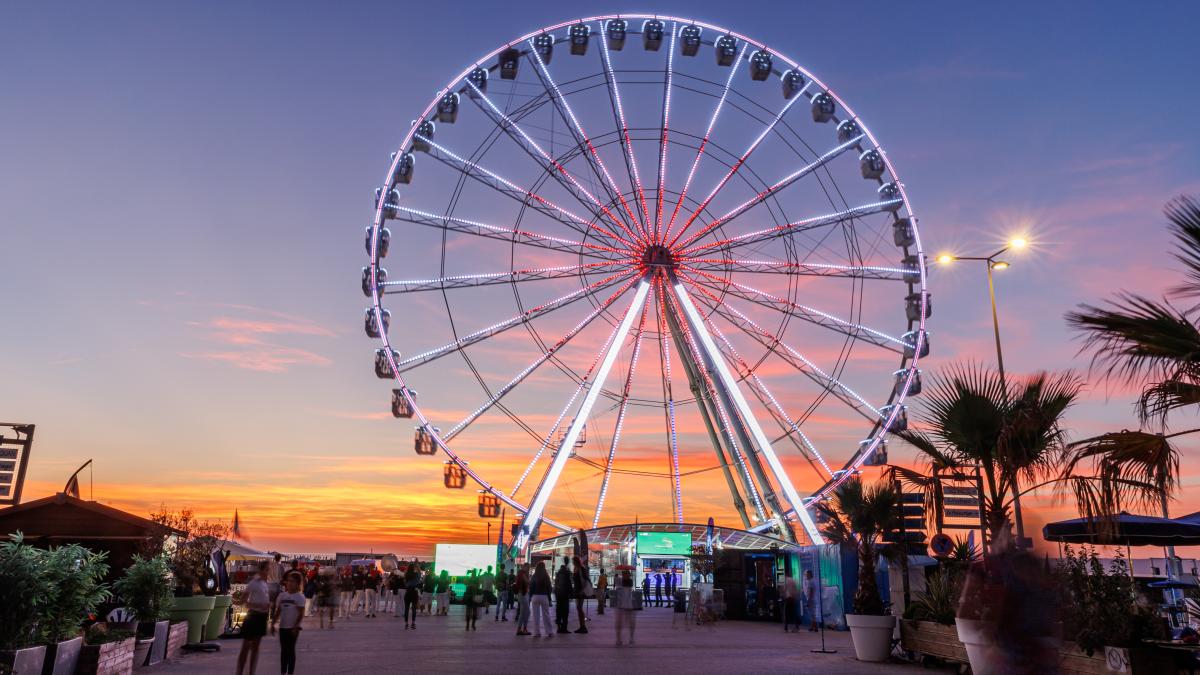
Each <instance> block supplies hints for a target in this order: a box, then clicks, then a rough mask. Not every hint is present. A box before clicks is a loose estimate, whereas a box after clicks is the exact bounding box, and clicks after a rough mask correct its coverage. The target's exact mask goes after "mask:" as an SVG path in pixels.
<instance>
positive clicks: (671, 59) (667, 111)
mask: <svg viewBox="0 0 1200 675" xmlns="http://www.w3.org/2000/svg"><path fill="white" fill-rule="evenodd" d="M678 34H679V32H678V30H677V24H675V23H674V22H672V23H671V45H670V48H669V49H668V50H667V72H666V75H665V76H664V77H663V104H662V133H661V134H660V135H659V143H658V198H657V201H656V202H655V207H654V241H655V242H657V243H662V221H663V181H664V179H665V178H666V175H667V141H668V140H669V136H670V129H671V87H672V86H673V85H674V82H673V80H674V79H675V38H676V36H677V35H678Z"/></svg>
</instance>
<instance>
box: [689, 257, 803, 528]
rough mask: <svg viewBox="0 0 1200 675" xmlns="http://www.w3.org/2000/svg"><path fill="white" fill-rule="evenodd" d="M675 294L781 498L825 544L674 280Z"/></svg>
mask: <svg viewBox="0 0 1200 675" xmlns="http://www.w3.org/2000/svg"><path fill="white" fill-rule="evenodd" d="M674 291H675V296H676V297H677V298H678V299H679V304H680V305H681V306H682V307H683V310H684V315H685V316H686V317H687V320H688V327H689V328H690V329H691V331H692V332H693V333H695V334H696V335H697V337H698V338H699V340H700V343H701V345H702V346H703V347H704V351H705V353H706V354H707V355H708V359H707V361H708V363H710V364H711V365H712V367H713V369H715V370H716V371H717V373H716V374H717V376H718V378H716V379H718V380H719V382H720V385H721V386H722V387H723V388H724V389H725V391H726V392H727V395H728V396H729V397H731V398H732V399H733V402H734V405H735V407H736V408H737V410H738V413H739V414H740V416H741V418H742V420H743V422H744V423H745V424H746V425H747V426H748V427H749V429H750V432H751V434H752V435H753V437H754V440H755V443H756V444H757V445H758V450H759V452H760V453H762V455H763V456H764V457H766V459H767V464H768V465H769V466H770V468H771V473H772V474H773V477H774V478H775V482H776V483H777V484H778V485H779V486H780V488H781V489H782V490H783V494H784V497H785V498H786V499H787V501H788V502H789V503H791V505H792V508H793V509H794V510H795V512H796V515H798V516H799V517H800V518H799V520H800V523H801V525H802V526H803V527H804V531H805V532H806V533H807V534H808V537H809V539H810V540H811V541H812V543H814V544H822V543H824V541H825V540H824V539H823V538H822V537H821V532H820V530H819V529H818V528H817V524H816V523H815V522H814V521H813V519H812V515H811V514H809V513H808V510H807V509H806V508H804V505H805V503H804V501H803V500H802V499H801V498H800V495H799V493H798V492H796V487H795V485H793V484H792V479H791V478H790V477H789V476H788V474H787V471H785V470H784V468H783V464H781V463H780V461H779V457H778V456H777V455H776V454H775V450H774V449H773V448H772V447H771V442H770V440H769V439H768V438H767V435H766V434H765V433H764V432H763V430H762V427H761V426H759V424H758V420H757V419H756V418H755V417H754V413H753V412H752V411H751V410H750V405H749V404H748V403H747V402H746V398H745V396H743V395H742V392H741V389H739V388H738V386H737V382H736V381H735V380H734V379H733V375H732V374H731V373H730V372H729V368H728V366H726V365H725V360H724V359H723V358H722V356H721V354H720V352H719V350H718V349H717V346H716V344H715V343H713V340H712V336H711V335H709V334H708V331H707V330H706V329H705V328H704V322H703V320H702V319H701V317H700V312H698V311H697V310H696V306H695V305H694V304H692V299H691V296H690V295H689V294H688V292H687V289H685V288H684V286H683V283H682V282H678V281H677V282H676V283H675V287H674ZM776 510H777V512H778V511H780V510H781V509H778V508H777V509H776ZM777 517H779V518H781V519H783V518H785V516H783V515H782V514H780V515H778V516H777ZM781 525H782V523H781Z"/></svg>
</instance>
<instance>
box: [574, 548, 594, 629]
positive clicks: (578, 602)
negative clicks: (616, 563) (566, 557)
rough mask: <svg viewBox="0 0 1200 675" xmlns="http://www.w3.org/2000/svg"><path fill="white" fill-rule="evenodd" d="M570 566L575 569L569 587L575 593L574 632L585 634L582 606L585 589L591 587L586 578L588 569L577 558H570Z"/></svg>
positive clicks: (585, 595)
mask: <svg viewBox="0 0 1200 675" xmlns="http://www.w3.org/2000/svg"><path fill="white" fill-rule="evenodd" d="M571 564H572V565H573V566H574V568H575V569H574V571H573V572H572V573H571V586H572V589H573V591H574V593H575V616H576V617H577V618H578V619H579V628H576V629H575V632H576V633H586V632H588V629H587V617H586V616H584V612H583V604H584V603H585V602H586V601H587V588H588V587H589V586H591V585H592V580H591V579H590V578H588V576H589V572H588V569H587V567H585V566H584V564H583V561H582V560H580V559H579V556H575V557H574V558H572V559H571Z"/></svg>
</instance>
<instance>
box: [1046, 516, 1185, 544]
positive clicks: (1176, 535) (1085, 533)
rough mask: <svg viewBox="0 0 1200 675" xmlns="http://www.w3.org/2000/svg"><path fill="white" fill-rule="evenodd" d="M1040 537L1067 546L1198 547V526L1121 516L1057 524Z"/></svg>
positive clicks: (1179, 521) (1065, 521)
mask: <svg viewBox="0 0 1200 675" xmlns="http://www.w3.org/2000/svg"><path fill="white" fill-rule="evenodd" d="M1192 515H1193V516H1196V515H1197V514H1192ZM1187 517H1189V516H1184V518H1187ZM1042 536H1043V537H1045V538H1046V540H1047V541H1059V542H1064V543H1068V544H1109V545H1121V546H1195V545H1200V522H1187V521H1185V520H1183V519H1182V518H1180V519H1170V518H1155V517H1154V516H1138V515H1133V514H1130V513H1120V514H1118V515H1117V516H1116V517H1114V518H1112V519H1111V520H1107V521H1106V520H1100V519H1089V518H1073V519H1071V520H1060V521H1059V522H1057V523H1050V524H1048V525H1046V526H1045V527H1044V528H1042Z"/></svg>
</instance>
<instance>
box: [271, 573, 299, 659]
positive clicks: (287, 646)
mask: <svg viewBox="0 0 1200 675" xmlns="http://www.w3.org/2000/svg"><path fill="white" fill-rule="evenodd" d="M285 585H286V587H285V589H284V591H282V592H281V593H280V594H279V597H278V598H276V600H275V619H274V620H272V621H271V632H274V631H275V623H276V621H277V622H278V623H279V672H280V673H283V674H284V675H292V673H295V672H296V641H297V640H298V639H300V624H301V623H303V621H304V594H303V593H301V592H300V573H299V572H289V573H288V575H287V580H286V582H285Z"/></svg>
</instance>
